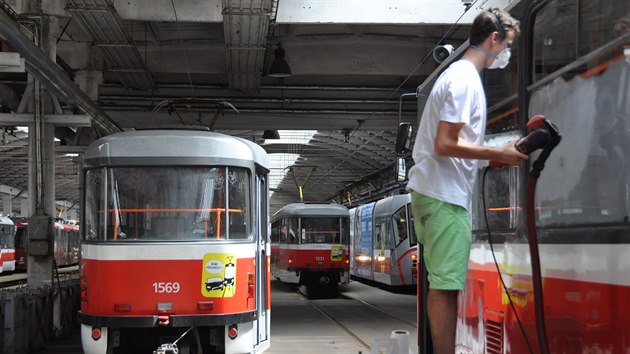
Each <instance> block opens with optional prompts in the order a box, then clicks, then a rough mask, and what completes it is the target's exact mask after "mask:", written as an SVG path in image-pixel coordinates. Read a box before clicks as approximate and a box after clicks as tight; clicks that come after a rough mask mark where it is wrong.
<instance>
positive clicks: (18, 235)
mask: <svg viewBox="0 0 630 354" xmlns="http://www.w3.org/2000/svg"><path fill="white" fill-rule="evenodd" d="M27 241H28V236H27V235H26V228H25V227H19V228H18V229H17V230H16V231H15V248H24V247H26V242H27Z"/></svg>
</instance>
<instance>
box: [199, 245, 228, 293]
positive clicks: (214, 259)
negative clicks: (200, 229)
mask: <svg viewBox="0 0 630 354" xmlns="http://www.w3.org/2000/svg"><path fill="white" fill-rule="evenodd" d="M201 274H202V275H201V294H202V295H203V296H205V297H215V298H216V297H232V296H234V293H236V257H235V256H234V254H232V253H207V254H205V255H204V256H203V270H202V273H201Z"/></svg>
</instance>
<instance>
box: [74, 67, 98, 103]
mask: <svg viewBox="0 0 630 354" xmlns="http://www.w3.org/2000/svg"><path fill="white" fill-rule="evenodd" d="M74 82H75V83H76V84H77V85H78V86H79V88H80V89H81V90H82V91H83V92H85V93H86V94H87V95H88V96H89V97H90V99H91V100H92V101H98V87H99V85H100V84H102V83H103V72H102V71H99V70H79V71H76V72H75V73H74Z"/></svg>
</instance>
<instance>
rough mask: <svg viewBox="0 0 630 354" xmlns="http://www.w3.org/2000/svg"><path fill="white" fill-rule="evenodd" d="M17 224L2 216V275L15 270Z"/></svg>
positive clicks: (0, 250) (0, 238) (0, 236)
mask: <svg viewBox="0 0 630 354" xmlns="http://www.w3.org/2000/svg"><path fill="white" fill-rule="evenodd" d="M14 237H15V224H14V223H13V221H12V220H11V219H10V218H8V217H6V216H0V252H1V254H0V262H1V265H0V273H6V272H12V271H14V270H15V243H14V242H15V241H14Z"/></svg>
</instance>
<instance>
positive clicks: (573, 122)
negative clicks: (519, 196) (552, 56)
mask: <svg viewBox="0 0 630 354" xmlns="http://www.w3.org/2000/svg"><path fill="white" fill-rule="evenodd" d="M573 3H575V2H573ZM577 3H578V4H579V7H576V9H577V10H578V11H577V13H576V14H574V16H573V17H574V20H573V21H574V22H573V23H574V24H576V26H575V27H573V28H567V29H565V31H572V33H573V37H574V38H576V40H578V45H577V48H578V55H577V57H575V56H574V57H569V56H566V57H565V60H564V62H563V63H562V64H563V65H564V66H567V65H569V66H568V67H569V68H572V67H573V66H576V63H574V61H573V60H574V59H576V58H584V56H585V55H589V54H590V55H589V56H588V57H586V58H584V59H582V60H583V61H584V62H580V63H579V64H580V65H579V66H576V69H575V70H573V71H571V72H568V73H564V72H563V71H560V72H559V73H556V74H555V75H556V76H558V77H554V76H553V75H548V77H547V79H548V81H545V83H544V84H542V85H538V86H535V88H534V89H533V90H532V93H531V99H530V107H529V111H530V114H531V115H535V114H545V115H546V116H547V117H548V118H549V119H551V120H552V121H553V122H554V123H555V124H556V125H557V126H558V127H559V128H560V131H561V133H562V135H563V139H562V142H561V143H560V144H559V145H558V147H557V148H556V149H555V150H554V151H553V152H552V154H551V156H550V157H549V160H547V162H546V164H545V170H544V171H543V174H542V178H541V179H540V180H539V181H538V185H537V193H536V203H537V205H536V207H537V209H536V210H537V223H538V225H540V226H568V225H593V224H606V223H612V224H616V223H627V222H628V218H629V209H630V170H629V169H628V168H627V166H630V154H629V153H628V152H629V151H630V135H629V133H628V127H629V126H630V114H628V112H630V65H629V63H630V55H628V54H626V53H624V47H625V48H628V45H629V44H630V43H629V42H628V38H629V37H628V35H629V34H630V2H628V1H627V0H612V1H604V0H601V1H589V2H577ZM562 5H563V2H561V1H552V2H550V3H549V4H548V5H547V6H545V7H544V8H542V9H541V10H540V11H539V13H538V14H536V19H537V20H536V23H535V26H534V37H535V38H540V37H542V36H544V34H545V33H549V32H551V33H553V32H556V31H557V30H556V27H558V26H560V27H561V28H564V27H563V26H565V24H564V22H566V21H567V20H568V19H558V20H557V21H556V19H555V18H554V16H552V15H553V14H554V13H556V12H557V10H556V8H558V7H561V6H562ZM576 6H577V5H576ZM545 18H548V19H549V20H547V21H543V19H545ZM551 19H553V20H551ZM575 19H579V22H577V23H575V22H576V20H575ZM565 27H566V26H565ZM624 39H625V42H624ZM611 40H616V41H618V42H619V43H622V44H620V45H617V44H616V43H612V45H609V46H606V45H607V44H608V43H609V42H610V41H611ZM602 46H606V47H603V48H601V47H602ZM539 47H540V45H538V46H536V49H538V48H539ZM554 50H555V49H554ZM534 55H535V57H534V58H535V59H536V60H539V55H538V54H537V53H536V52H535V53H534ZM559 74H561V76H560V75H559ZM569 74H570V75H569ZM538 78H542V77H538ZM574 142H580V143H579V144H574Z"/></svg>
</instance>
